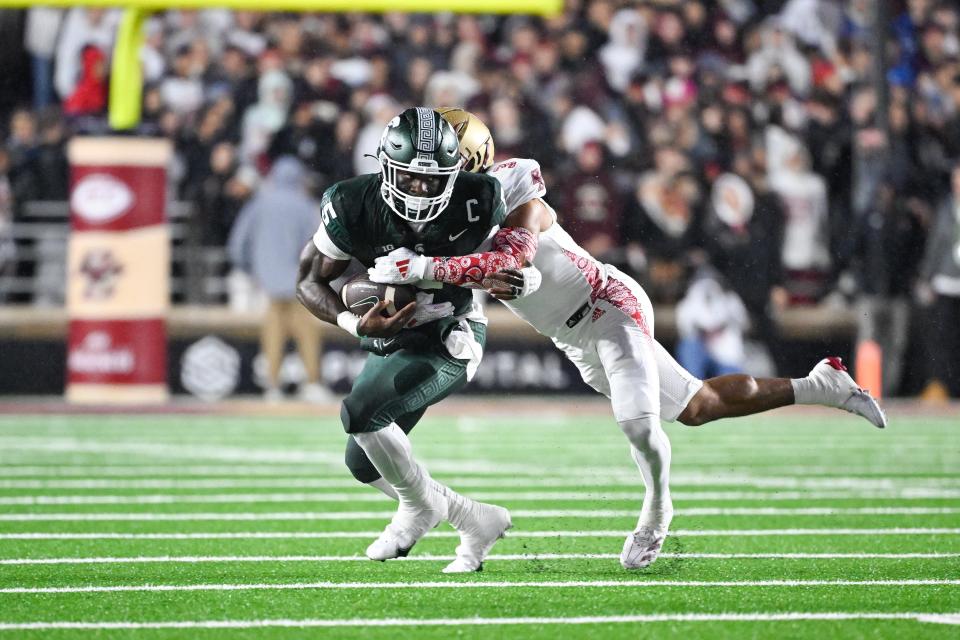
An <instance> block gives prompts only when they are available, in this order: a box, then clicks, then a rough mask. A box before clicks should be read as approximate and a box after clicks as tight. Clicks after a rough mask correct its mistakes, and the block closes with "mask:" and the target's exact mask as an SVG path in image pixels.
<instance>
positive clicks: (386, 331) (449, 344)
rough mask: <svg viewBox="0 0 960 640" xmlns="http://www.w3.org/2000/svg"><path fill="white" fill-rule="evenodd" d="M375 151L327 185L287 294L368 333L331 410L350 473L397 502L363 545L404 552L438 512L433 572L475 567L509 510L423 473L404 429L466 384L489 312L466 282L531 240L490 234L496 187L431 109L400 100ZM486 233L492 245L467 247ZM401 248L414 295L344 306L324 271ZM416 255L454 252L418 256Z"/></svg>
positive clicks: (498, 213)
mask: <svg viewBox="0 0 960 640" xmlns="http://www.w3.org/2000/svg"><path fill="white" fill-rule="evenodd" d="M377 155H378V159H379V161H380V167H381V170H380V173H379V174H368V175H362V176H359V177H356V178H352V179H349V180H344V181H342V182H339V183H337V184H335V185H333V186H332V187H330V188H329V189H328V190H327V191H326V193H324V195H323V200H322V202H321V220H322V224H321V225H320V227H319V228H318V229H317V232H316V235H315V236H314V238H313V240H312V241H311V242H309V243H308V244H307V246H306V247H305V248H304V249H303V252H302V253H301V256H300V272H299V282H298V286H297V296H298V298H299V300H300V302H301V303H302V304H303V305H304V306H305V307H306V308H307V309H309V310H310V312H311V313H313V314H314V315H315V316H317V317H318V318H320V319H321V320H325V321H327V322H330V323H333V324H338V325H339V326H340V327H342V328H343V329H345V330H346V331H348V332H349V333H351V334H352V335H354V336H357V337H360V338H363V339H365V340H366V341H367V342H368V343H370V342H376V345H375V347H373V348H371V349H370V350H371V351H374V353H372V354H371V355H370V356H368V358H367V361H366V363H365V365H364V368H363V370H362V372H361V373H360V375H359V377H358V378H357V380H356V382H355V383H354V386H353V389H352V390H351V392H350V394H349V395H348V396H347V397H346V398H345V399H344V401H343V405H342V407H341V411H340V416H341V420H342V422H343V427H344V429H345V430H346V432H347V433H348V434H350V436H351V437H350V438H349V440H348V446H347V454H346V459H347V465H348V467H349V468H350V469H351V472H352V473H353V474H354V476H355V477H356V478H357V479H358V480H360V481H361V482H367V483H370V484H373V485H374V486H377V488H379V489H381V490H382V491H383V492H384V493H387V494H388V495H391V496H393V497H395V498H397V499H398V500H399V503H400V504H399V508H398V510H397V513H396V515H395V516H394V517H393V519H392V521H391V523H390V524H389V525H388V526H387V527H386V529H385V530H384V531H383V533H382V534H381V535H380V537H379V538H377V540H375V541H374V542H373V543H372V544H371V545H370V546H369V547H368V549H367V556H368V557H370V558H371V559H374V560H387V559H389V558H396V557H401V556H405V555H406V554H407V553H408V552H409V550H410V548H411V547H412V546H413V545H414V544H415V543H416V542H417V540H419V539H420V538H421V537H422V536H423V535H425V534H426V533H427V531H429V530H430V529H432V528H433V527H435V526H436V525H437V524H438V523H439V522H441V521H443V520H447V521H449V522H450V523H451V524H452V525H453V526H454V527H455V528H456V529H457V530H458V531H459V532H460V538H461V544H460V545H459V546H458V547H457V557H456V559H455V560H454V561H453V562H452V563H450V565H448V566H447V567H446V568H445V569H444V571H445V572H448V573H454V572H467V571H476V570H479V569H480V568H481V567H482V561H483V559H484V557H485V556H486V555H487V553H489V550H490V548H491V547H492V546H493V544H494V543H495V542H496V540H497V539H498V538H500V537H502V536H503V534H504V532H505V531H506V530H507V529H508V528H509V527H510V526H511V523H510V516H509V513H508V512H507V510H506V509H503V508H502V507H498V506H495V505H488V504H483V503H480V502H476V501H473V500H470V499H468V498H465V497H464V496H461V495H459V494H457V493H456V492H454V491H453V490H451V489H450V488H448V487H446V486H443V485H442V484H440V483H438V482H437V481H436V480H434V479H432V478H431V477H430V475H429V474H428V473H427V470H426V469H425V468H424V467H423V465H422V464H420V463H418V462H417V461H416V460H415V459H414V458H413V456H412V453H411V446H410V441H409V439H408V437H407V433H409V431H410V430H411V429H412V428H413V427H414V425H416V423H417V421H418V420H419V419H420V418H421V417H422V416H423V414H424V412H425V411H426V409H427V407H428V406H430V405H432V404H434V403H436V402H439V401H440V400H442V399H443V398H445V397H446V396H447V395H449V394H450V393H452V392H453V391H455V390H457V389H459V388H461V387H462V386H463V385H464V384H466V382H467V381H468V380H469V379H470V378H472V377H473V374H474V373H475V371H476V367H477V365H478V364H479V361H480V357H481V356H482V352H483V345H484V342H485V338H486V318H485V316H484V315H483V311H482V310H481V309H480V308H479V306H477V305H475V304H474V303H473V295H472V293H471V292H470V291H469V290H467V289H465V288H462V287H463V285H467V284H470V283H474V284H475V285H476V286H479V283H480V281H481V280H482V277H483V275H484V274H486V273H494V272H496V271H500V270H502V269H503V268H519V267H522V266H523V265H524V264H525V263H527V262H529V261H530V260H531V259H532V257H533V255H534V253H535V251H536V239H535V236H534V235H533V234H532V233H530V232H529V231H526V230H525V229H523V228H522V227H519V228H518V229H513V230H509V231H506V232H505V231H501V232H499V233H497V234H496V235H495V236H494V237H493V239H492V242H491V236H492V235H494V229H495V228H496V227H498V226H500V225H502V224H503V223H504V218H505V216H506V211H505V205H504V202H503V197H502V195H501V192H500V185H499V183H498V182H497V181H496V180H495V179H493V178H491V177H488V176H484V175H480V174H472V173H467V172H462V173H461V172H460V163H461V161H460V152H459V148H458V141H457V134H456V132H455V131H454V130H453V128H452V127H451V125H450V124H449V123H447V122H446V121H445V120H444V119H443V118H442V117H441V116H440V114H438V113H437V112H435V111H433V110H432V109H426V108H413V109H407V110H406V111H404V112H403V113H401V114H400V115H399V116H397V117H396V118H394V119H393V120H392V121H391V122H390V123H389V124H388V125H387V127H386V128H385V129H384V132H383V135H382V136H381V140H380V146H379V149H378V153H377ZM485 241H486V242H488V243H491V244H492V248H493V250H492V251H488V252H484V253H471V252H476V251H477V250H478V248H479V247H480V245H481V244H483V243H484V242H485ZM531 242H532V244H531ZM401 251H402V252H405V253H404V255H408V256H409V259H408V260H400V261H393V262H392V263H391V264H394V265H395V266H396V268H399V269H408V268H409V269H414V270H417V272H418V274H419V275H420V276H421V282H420V284H419V285H418V287H419V288H421V289H423V291H422V292H421V293H420V294H418V296H417V302H412V303H410V304H409V305H407V306H406V307H404V308H403V309H400V310H398V311H397V313H396V314H394V315H393V316H390V317H384V316H382V315H381V311H382V310H383V309H384V308H385V306H386V303H385V302H383V301H381V302H380V303H378V304H377V305H376V306H374V307H373V308H372V309H371V310H370V311H369V312H367V313H366V314H365V315H364V316H363V317H358V316H356V315H354V314H353V313H352V312H351V311H349V310H348V309H347V308H346V306H345V305H344V304H343V302H342V301H341V299H340V297H339V296H338V295H337V292H336V291H334V290H333V289H332V288H331V286H330V282H331V281H332V280H334V279H336V278H337V277H338V276H340V275H341V274H342V273H343V272H344V271H345V270H346V268H347V266H348V265H349V263H350V260H351V259H356V260H358V261H359V262H360V263H362V264H363V265H364V266H366V267H373V266H374V264H375V262H376V259H377V258H378V257H384V256H387V255H397V254H398V252H401ZM421 254H427V255H430V256H462V257H457V258H455V259H445V258H430V259H429V264H426V260H427V259H426V258H424V257H423V255H421ZM478 265H479V266H478ZM426 271H429V273H426ZM375 339H380V340H375ZM375 349H379V352H378V351H376V350H375Z"/></svg>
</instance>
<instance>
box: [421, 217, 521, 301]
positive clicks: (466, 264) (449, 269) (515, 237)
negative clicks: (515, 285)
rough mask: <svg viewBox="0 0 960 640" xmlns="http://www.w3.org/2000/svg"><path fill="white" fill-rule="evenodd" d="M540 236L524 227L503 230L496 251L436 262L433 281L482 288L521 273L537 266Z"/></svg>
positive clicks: (498, 237) (495, 240)
mask: <svg viewBox="0 0 960 640" xmlns="http://www.w3.org/2000/svg"><path fill="white" fill-rule="evenodd" d="M536 253H537V234H535V233H533V232H532V231H530V230H529V229H524V228H523V227H507V228H505V229H500V231H498V232H497V234H496V235H495V236H494V237H493V250H492V251H486V252H483V253H471V254H470V255H467V256H459V257H455V258H434V259H433V264H432V265H431V267H432V269H433V279H434V280H436V281H438V282H446V283H449V284H455V285H459V286H465V287H471V286H472V287H479V286H482V284H481V283H482V282H483V279H484V278H486V277H488V276H492V275H493V274H495V273H497V272H498V271H503V270H504V269H521V268H523V266H524V264H526V263H527V262H533V257H534V256H535V255H536Z"/></svg>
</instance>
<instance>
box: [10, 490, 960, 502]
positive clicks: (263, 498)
mask: <svg viewBox="0 0 960 640" xmlns="http://www.w3.org/2000/svg"><path fill="white" fill-rule="evenodd" d="M470 495H471V497H472V498H475V499H477V500H495V501H503V500H515V501H522V502H600V501H604V500H630V501H642V500H643V493H642V492H640V491H637V490H632V491H603V490H600V491H590V490H587V491H583V492H577V491H515V492H511V491H506V492H505V491H478V492H471V494H470ZM672 496H673V498H674V500H681V501H682V500H689V501H699V502H730V501H743V500H762V501H783V500H863V499H872V500H877V499H887V500H919V499H955V498H960V489H910V490H902V491H887V490H881V491H866V490H858V491H773V492H771V491H674V492H672ZM388 501H389V500H388V499H387V498H386V497H385V496H384V495H383V494H381V493H379V492H372V491H361V492H343V491H325V492H288V493H204V494H189V493H186V494H184V493H175V494H164V493H153V494H134V495H112V494H111V495H21V496H0V505H74V504H256V503H274V502H381V503H382V502H388Z"/></svg>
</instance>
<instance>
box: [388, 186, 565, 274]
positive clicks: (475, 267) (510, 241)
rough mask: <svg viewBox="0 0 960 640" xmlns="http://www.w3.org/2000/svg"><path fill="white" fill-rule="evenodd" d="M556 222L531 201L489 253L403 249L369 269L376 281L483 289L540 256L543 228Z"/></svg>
mask: <svg viewBox="0 0 960 640" xmlns="http://www.w3.org/2000/svg"><path fill="white" fill-rule="evenodd" d="M552 222H553V216H552V215H551V214H550V212H549V211H548V210H547V208H546V207H545V206H544V205H543V203H542V202H540V201H539V200H531V201H530V202H528V203H526V204H523V205H521V206H519V207H517V208H516V209H514V210H513V211H512V212H511V213H510V215H509V216H507V218H506V219H505V220H504V223H503V228H501V229H500V230H499V231H498V232H497V233H496V235H494V237H493V246H492V249H491V250H490V251H484V252H479V253H471V254H468V255H464V256H453V257H430V256H421V255H417V254H416V253H414V252H413V251H411V250H410V249H406V248H403V247H401V248H400V249H396V250H394V251H391V252H390V254H389V255H386V256H383V257H380V258H377V259H376V264H375V266H374V267H372V268H371V269H370V270H369V273H370V279H371V280H373V281H374V282H382V283H388V284H418V283H420V282H424V281H426V282H444V283H447V284H454V285H458V286H461V287H470V288H479V287H484V286H485V285H484V280H485V279H487V278H488V277H489V276H491V275H493V274H495V273H499V272H502V271H504V270H509V269H522V268H523V266H524V265H525V264H528V263H532V262H533V258H534V256H535V255H536V253H537V238H538V236H539V234H540V231H541V229H546V228H547V227H548V226H549V225H550V224H552Z"/></svg>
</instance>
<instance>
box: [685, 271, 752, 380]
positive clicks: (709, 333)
mask: <svg viewBox="0 0 960 640" xmlns="http://www.w3.org/2000/svg"><path fill="white" fill-rule="evenodd" d="M749 326H750V321H749V319H748V317H747V310H746V308H745V307H744V306H743V302H741V301H740V298H739V297H738V296H737V294H736V293H734V292H733V291H731V290H729V289H725V288H724V286H723V284H722V283H721V282H720V280H719V277H718V274H716V273H715V272H713V270H712V269H704V270H702V271H701V272H700V273H699V274H698V275H697V277H696V278H694V280H693V283H692V284H691V285H690V288H689V289H687V293H686V295H684V297H683V299H682V300H681V301H680V303H679V304H678V305H677V332H678V333H679V335H680V341H679V342H678V343H677V361H678V362H679V363H680V364H681V365H682V366H683V367H684V368H685V369H686V370H687V371H689V372H690V373H692V374H693V375H694V376H696V377H697V378H700V379H701V380H705V379H707V378H712V377H714V376H722V375H725V374H728V373H739V372H740V371H742V370H743V362H744V359H745V355H744V350H743V334H744V332H745V331H746V330H747V329H748V328H749Z"/></svg>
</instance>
